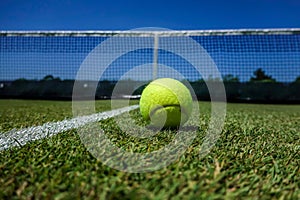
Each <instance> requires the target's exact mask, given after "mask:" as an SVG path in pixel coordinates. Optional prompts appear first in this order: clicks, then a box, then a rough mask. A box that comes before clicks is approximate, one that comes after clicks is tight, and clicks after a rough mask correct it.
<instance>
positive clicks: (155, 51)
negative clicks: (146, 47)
mask: <svg viewBox="0 0 300 200" xmlns="http://www.w3.org/2000/svg"><path fill="white" fill-rule="evenodd" d="M158 39H159V37H158V33H155V34H154V47H153V70H152V79H153V80H155V79H157V62H158Z"/></svg>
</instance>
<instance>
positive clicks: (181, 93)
mask: <svg viewBox="0 0 300 200" xmlns="http://www.w3.org/2000/svg"><path fill="white" fill-rule="evenodd" d="M192 109H193V99H192V96H191V93H190V91H189V89H188V88H187V87H186V86H185V85H184V84H182V83H181V82H179V81H177V80H175V79H171V78H161V79H156V80H154V81H152V82H151V83H150V84H149V85H148V86H147V87H146V88H145V89H144V90H143V92H142V96H141V99H140V112H141V115H142V116H143V118H144V119H146V120H149V119H150V120H151V124H152V125H153V126H155V127H165V128H167V127H178V126H180V125H183V124H184V123H185V122H186V121H187V120H188V118H189V117H190V115H191V112H192Z"/></svg>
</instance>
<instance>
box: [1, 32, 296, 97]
mask: <svg viewBox="0 0 300 200" xmlns="http://www.w3.org/2000/svg"><path fill="white" fill-rule="evenodd" d="M111 38H113V42H111V44H109V45H108V44H107V46H106V48H103V46H105V44H106V43H108V42H107V41H109V40H111ZM190 40H192V43H191V44H192V45H191V44H190V43H189V42H185V41H190ZM197 45H198V46H197ZM199 48H200V49H201V51H200V53H199ZM97 51H98V54H96V53H97ZM93 52H94V54H95V55H94V57H92V56H91V54H93ZM182 55H185V56H182ZM193 59H197V60H200V64H199V65H201V66H199V67H200V68H201V70H200V71H199V70H197V68H195V66H194V63H193V62H191V60H193ZM87 60H88V61H87ZM84 62H90V68H89V69H88V71H86V73H85V76H84V77H83V78H82V79H84V80H83V81H97V82H100V83H106V85H105V86H104V84H102V85H101V87H100V86H99V88H102V90H101V89H98V93H99V95H98V97H103V95H104V96H108V97H109V95H110V94H111V90H112V88H113V85H114V84H115V83H116V82H117V81H120V80H122V81H124V82H125V81H127V82H130V81H131V82H141V81H142V82H145V83H147V82H149V81H150V80H152V79H155V78H160V77H172V78H176V79H179V80H187V81H189V82H190V83H191V84H192V85H194V86H195V85H197V84H198V86H199V84H201V83H202V82H204V84H205V82H207V81H221V80H220V77H218V76H217V75H216V74H215V73H214V71H213V70H211V69H210V67H209V65H211V64H212V62H213V64H214V65H215V66H216V67H217V68H218V70H219V72H220V73H221V78H222V79H223V81H224V83H225V87H226V92H227V96H228V97H231V98H233V99H234V98H235V99H254V100H255V99H261V100H263V99H265V100H300V97H299V95H298V96H297V94H295V93H297V90H298V91H299V84H297V83H299V82H300V29H277V30H276V29H273V30H221V31H152V32H151V31H132V32H131V31H114V32H113V31H112V32H109V31H102V32H101V31H97V32H92V31H90V32H88V31H86V32H71V31H69V32H66V31H65V32H59V31H48V32H10V31H2V32H0V88H1V90H0V97H16V98H17V97H24V96H28V97H32V98H34V97H45V98H48V97H70V96H71V94H72V82H74V80H75V79H76V75H77V73H78V71H79V69H80V67H81V66H82V64H83V63H84ZM156 62H157V63H156ZM104 65H105V66H104ZM102 69H103V73H102V71H101V70H102ZM77 78H78V77H77ZM51 82H52V83H51ZM54 82H55V84H59V85H56V87H55V89H50V88H53V87H52V86H53V85H55V84H54ZM51 84H52V86H51ZM83 84H84V83H83ZM127 84H128V83H127ZM133 85H134V84H133ZM266 85H268V86H267V87H266ZM58 86H59V88H61V89H58ZM85 86H86V87H88V84H87V83H85ZM127 86H128V85H127ZM128 87H129V86H128ZM132 87H134V86H132ZM195 87H196V86H195ZM254 88H258V89H256V91H254ZM266 88H267V95H261V94H262V93H266V91H265V90H266ZM276 88H277V93H278V89H280V88H281V89H282V91H281V92H280V94H281V96H278V95H277V96H276V95H275V96H274V94H273V93H275V91H276ZM263 89H264V90H263ZM49 90H51V91H49ZM59 90H61V91H60V92H59ZM41 91H43V92H41ZM45 91H46V92H45ZM230 91H231V93H230ZM245 91H248V93H246V92H245ZM249 91H252V93H251V94H250V93H249ZM253 91H254V92H253ZM272 91H273V93H272ZM101 92H102V93H101ZM243 92H244V93H243ZM100 93H101V95H100ZM232 93H233V94H232ZM198 94H199V96H201V95H202V96H205V95H204V94H203V93H201V92H199V93H198ZM272 95H273V96H272ZM96 96H97V95H96Z"/></svg>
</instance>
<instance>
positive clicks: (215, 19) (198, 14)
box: [0, 0, 300, 30]
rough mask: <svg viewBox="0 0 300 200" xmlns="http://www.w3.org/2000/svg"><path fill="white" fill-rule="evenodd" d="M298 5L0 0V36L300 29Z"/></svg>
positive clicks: (286, 0) (281, 1)
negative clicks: (50, 32)
mask: <svg viewBox="0 0 300 200" xmlns="http://www.w3.org/2000/svg"><path fill="white" fill-rule="evenodd" d="M299 10H300V1H299V0H185V1H176V0H151V1H150V0H148V1H142V0H127V1H125V0H104V1H103V0H98V1H96V0H81V1H78V0H73V1H71V0H65V1H64V0H26V1H24V0H1V1H0V30H70V29H71V30H128V29H133V28H139V27H163V28H169V29H176V30H177V29H189V30H190V29H231V28H233V29H235V28H291V27H300V14H299Z"/></svg>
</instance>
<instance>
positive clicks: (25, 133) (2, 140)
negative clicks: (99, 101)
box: [0, 105, 139, 151]
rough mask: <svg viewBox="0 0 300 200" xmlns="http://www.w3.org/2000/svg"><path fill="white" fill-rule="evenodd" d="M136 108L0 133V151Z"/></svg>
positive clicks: (134, 106)
mask: <svg viewBox="0 0 300 200" xmlns="http://www.w3.org/2000/svg"><path fill="white" fill-rule="evenodd" d="M138 107H139V106H138V105H133V106H129V107H124V108H120V109H116V110H111V111H106V112H102V113H96V114H92V115H88V116H80V117H76V118H73V119H69V120H63V121H59V122H48V123H45V124H43V125H41V126H32V127H29V128H25V129H21V130H12V131H8V132H5V133H0V151H1V150H5V149H8V148H10V147H14V146H20V145H21V146H23V145H25V144H26V143H27V142H30V141H34V140H39V139H43V138H45V137H51V136H53V135H56V134H58V133H60V132H63V131H67V130H70V129H76V128H79V127H81V126H84V125H85V124H88V123H92V122H97V121H101V120H104V119H108V118H111V117H115V116H117V115H120V114H122V113H125V112H129V111H131V110H134V109H137V108H138Z"/></svg>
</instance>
